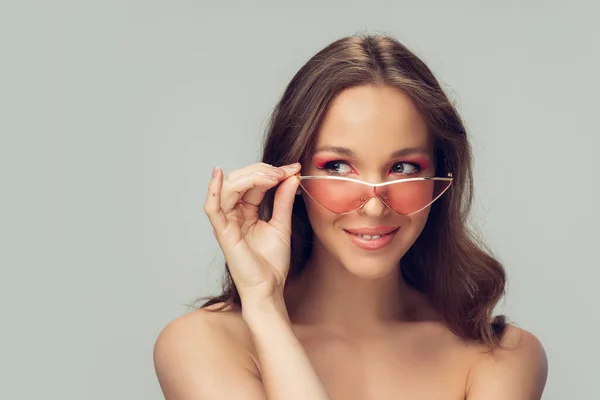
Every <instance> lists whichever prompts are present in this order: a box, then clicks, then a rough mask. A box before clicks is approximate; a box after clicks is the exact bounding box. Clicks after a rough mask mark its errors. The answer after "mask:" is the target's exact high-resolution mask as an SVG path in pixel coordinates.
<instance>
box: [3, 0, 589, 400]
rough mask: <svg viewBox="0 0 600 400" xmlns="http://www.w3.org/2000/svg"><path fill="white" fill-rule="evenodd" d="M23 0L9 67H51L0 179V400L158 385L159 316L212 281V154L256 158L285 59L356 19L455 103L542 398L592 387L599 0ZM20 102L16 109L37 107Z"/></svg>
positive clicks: (298, 57)
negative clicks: (534, 356)
mask: <svg viewBox="0 0 600 400" xmlns="http://www.w3.org/2000/svg"><path fill="white" fill-rule="evenodd" d="M25 15H26V13H23V16H25ZM36 15H37V17H36V18H37V19H35V20H34V22H36V21H37V22H36V26H37V28H38V30H39V31H40V32H41V33H42V35H43V41H42V43H43V59H42V63H41V64H40V62H39V61H40V60H39V57H38V58H37V59H36V60H37V61H36V63H33V64H29V63H28V64H27V66H25V65H23V66H22V68H14V71H13V72H14V73H15V74H16V76H18V73H19V72H22V73H23V74H25V73H26V72H27V71H33V70H35V71H38V72H36V73H37V74H38V75H35V76H36V77H39V69H38V67H40V65H41V66H42V67H43V76H42V77H43V79H42V82H41V85H39V84H38V85H30V86H28V88H29V89H31V90H32V93H33V90H35V91H36V93H37V95H36V96H32V97H31V101H32V102H34V103H35V104H36V108H35V110H39V108H38V107H37V105H39V104H40V100H39V99H43V109H42V112H43V119H42V121H43V128H42V133H43V142H42V141H41V139H38V141H37V142H35V143H36V144H35V145H31V146H30V144H31V143H29V142H28V141H27V139H26V136H18V135H10V139H8V140H10V141H11V143H13V144H14V145H15V146H17V147H16V148H18V149H21V150H23V154H24V155H23V156H25V154H27V157H31V159H32V160H33V161H32V162H33V163H34V164H31V165H36V166H39V167H40V168H41V171H43V175H42V176H43V192H42V194H41V196H40V193H39V192H35V197H32V196H33V195H34V193H33V192H31V193H30V194H31V196H29V195H27V196H23V197H19V196H17V195H16V194H18V193H29V192H18V191H17V192H15V191H11V193H12V196H7V197H6V198H5V199H6V201H8V202H11V201H12V203H10V210H12V211H10V212H9V211H6V210H7V209H8V208H5V210H4V212H3V215H5V219H4V221H5V222H6V221H7V224H5V226H4V228H7V227H8V228H9V229H6V232H7V233H6V237H5V238H6V239H8V241H4V243H11V240H13V242H12V243H13V244H12V245H9V246H6V247H5V249H4V251H3V259H5V262H4V261H3V262H2V264H3V265H2V275H3V276H4V277H5V278H3V279H2V280H3V284H2V292H3V299H4V300H3V302H2V303H3V309H5V310H6V313H5V316H8V317H5V318H4V321H5V322H6V323H7V325H6V328H3V329H2V331H3V333H2V335H3V340H2V356H0V365H1V368H2V378H1V380H2V384H1V385H0V398H2V399H40V398H44V399H90V400H100V399H160V398H162V395H161V392H160V389H159V386H158V383H157V381H156V378H155V375H154V369H153V365H152V348H153V344H154V341H155V339H156V336H157V335H158V333H159V332H160V330H161V329H162V328H163V327H164V326H165V325H166V324H167V323H168V322H169V321H171V320H172V319H174V318H176V317H178V316H179V315H181V314H183V313H185V312H186V311H187V310H188V309H187V308H186V307H185V304H186V303H189V302H191V301H193V300H194V298H196V297H197V296H201V295H208V294H215V293H217V291H218V289H219V278H220V276H221V272H222V268H223V265H222V256H221V255H220V252H219V249H218V247H217V244H216V242H215V240H214V238H213V236H212V230H211V227H210V225H209V223H208V220H207V219H206V217H205V216H204V213H203V210H202V206H203V201H204V196H205V190H206V186H207V183H208V181H209V178H210V173H211V168H212V166H213V165H220V166H221V167H223V168H224V170H225V171H231V170H232V169H235V168H239V167H242V166H244V165H246V164H250V163H252V162H255V161H256V160H257V159H258V156H259V143H260V139H261V138H262V134H263V130H264V127H265V124H266V120H267V118H268V116H269V113H270V111H271V110H272V108H273V106H274V105H275V103H276V101H277V100H278V99H279V97H280V95H281V94H282V92H283V90H284V88H285V85H286V84H287V83H288V82H289V80H290V79H291V78H292V76H293V74H294V73H295V72H296V71H297V70H298V68H300V66H301V65H302V64H303V63H304V62H305V61H307V60H308V58H309V57H310V56H311V55H313V54H314V53H315V52H316V51H318V50H319V49H321V48H322V47H323V46H325V45H326V44H328V43H330V42H331V41H333V40H335V39H338V38H340V37H342V36H345V35H348V34H352V33H357V32H370V33H389V34H392V35H394V36H395V37H397V38H398V39H400V40H401V41H402V42H403V43H404V44H406V45H407V46H409V48H411V49H412V50H413V51H415V52H416V53H417V54H418V55H419V56H421V57H422V58H423V59H424V60H425V62H427V63H428V65H429V66H430V67H431V69H432V70H433V71H434V73H435V74H436V75H437V76H438V77H439V79H440V80H441V82H442V83H443V85H444V87H445V88H446V90H447V91H448V93H449V94H450V96H451V98H452V99H454V101H455V102H456V104H457V106H458V108H459V111H460V112H461V114H462V116H463V117H464V119H465V121H466V124H467V126H468V129H469V131H470V134H471V139H472V142H473V147H474V154H475V184H476V201H475V207H474V212H475V216H476V217H477V218H476V220H477V221H478V223H477V226H478V229H479V230H480V231H481V232H482V233H483V234H484V235H485V237H486V239H487V242H488V243H489V244H490V246H491V248H492V249H493V250H494V252H496V254H497V255H498V256H499V257H500V259H501V260H502V261H503V262H504V264H505V266H506V269H507V271H508V276H509V285H508V296H507V298H506V300H505V301H504V302H503V303H502V304H500V305H499V307H498V311H500V312H504V313H506V314H507V315H508V317H509V318H510V319H511V320H512V321H515V322H516V323H517V324H518V325H519V326H521V327H523V328H525V329H528V330H530V331H532V332H534V333H535V334H536V335H537V336H538V337H539V338H540V339H541V341H542V342H543V344H544V346H545V348H546V351H547V354H548V358H549V361H550V372H549V378H548V384H547V387H546V391H545V395H544V399H547V400H563V399H600V386H599V385H598V378H599V377H600V368H599V367H598V364H597V360H598V358H599V356H600V354H599V351H598V349H599V345H598V338H599V337H598V329H599V328H600V326H599V325H600V324H599V317H598V304H599V302H598V300H597V293H598V281H599V278H600V273H599V272H598V269H599V267H600V263H599V262H598V251H597V250H598V239H599V234H598V230H597V227H598V225H599V223H600V219H599V217H598V203H599V202H598V198H599V196H598V186H597V184H596V182H597V181H598V176H599V175H597V172H598V168H597V161H596V160H595V159H594V157H595V155H596V154H597V152H598V150H597V149H598V146H599V145H600V139H599V138H598V135H599V132H598V106H599V103H600V102H599V101H598V91H599V83H598V82H599V80H598V75H597V74H598V71H600V57H599V55H598V38H599V37H600V32H599V28H598V24H597V21H598V17H599V16H600V13H599V6H598V3H597V2H592V1H589V2H584V1H571V2H564V1H502V2H494V1H452V2H449V1H422V2H409V1H393V2H392V1H370V2H365V1H329V2H317V1H303V2H280V1H277V2H276V1H259V2H242V1H237V2H220V3H217V2H207V1H179V0H177V1H157V0H151V1H150V0H147V1H132V0H119V1H115V0H109V1H93V2H92V1H81V0H79V1H53V2H45V6H44V10H43V16H41V17H40V15H39V13H38V14H36ZM11 23H12V24H13V25H14V26H15V27H16V26H17V25H18V21H15V20H13V21H12V22H11ZM40 26H41V27H42V29H41V30H40ZM14 40H16V42H13V44H14V43H18V36H15V37H14ZM38 43H39V42H38ZM37 48H39V46H38V47H37ZM32 61H35V60H33V59H32ZM13 65H17V64H13ZM32 66H33V67H32ZM21 78H23V81H27V79H26V78H25V77H21ZM36 79H37V78H36ZM11 82H12V80H11ZM35 82H39V80H38V81H35ZM9 90H13V91H14V93H15V94H16V93H21V88H20V86H18V85H17V84H16V83H13V84H12V86H9ZM40 90H43V93H42V94H40ZM19 99H20V100H23V101H19V102H18V104H17V105H21V106H24V107H26V106H27V104H28V101H25V100H26V98H25V97H22V98H19ZM34 103H31V104H34ZM31 107H33V106H31ZM31 110H33V108H30V109H29V113H27V112H25V111H23V110H21V111H15V112H12V113H11V115H8V116H7V118H8V122H9V123H15V124H16V123H17V120H19V121H22V122H23V123H25V124H29V125H26V126H33V125H35V124H32V123H30V122H31V121H32V120H34V116H32V115H31ZM19 112H21V113H22V115H21V114H19ZM26 114H27V115H26ZM21 117H22V118H21ZM11 121H12V122H11ZM5 122H6V120H5ZM5 132H7V131H5ZM37 133H38V137H39V131H38V132H37ZM7 138H8V135H7ZM40 143H43V148H42V149H41V150H40V146H39V144H40ZM34 147H35V149H37V150H36V151H37V152H33V153H31V152H30V150H29V149H33V148H34ZM5 150H6V149H5ZM38 150H39V151H38ZM5 152H6V153H7V154H6V157H7V158H5V160H4V162H6V163H7V164H6V166H8V161H7V160H15V162H16V160H18V159H19V160H21V157H22V156H21V155H19V153H17V152H14V151H5ZM25 152H28V153H25ZM34 156H35V157H34ZM15 165H17V164H15ZM9 172H11V174H10V176H12V180H10V181H9V185H11V184H14V185H15V190H16V188H17V187H18V186H19V185H21V183H20V181H19V179H18V176H19V170H18V168H13V169H12V170H11V171H9ZM4 173H5V174H6V173H7V171H4ZM23 173H25V172H23ZM7 176H8V175H7ZM36 176H39V174H38V175H36ZM7 193H8V192H7ZM15 193H16V194H15ZM10 199H12V200H10ZM32 199H34V200H35V203H36V204H37V203H39V202H40V200H42V201H43V210H42V211H43V213H42V214H41V215H40V214H39V213H38V214H32V213H30V212H29V211H26V210H25V208H24V207H26V206H28V205H33V204H34V200H32ZM19 207H23V208H19ZM38 209H39V207H38V208H36V210H38ZM19 215H22V216H28V217H27V218H25V219H22V218H21V217H19ZM42 222H43V228H42V229H40V227H39V226H40V224H41V223H42ZM24 223H31V224H32V229H31V230H28V229H25V228H24V226H25V225H23V224H24ZM34 226H36V227H35V228H33V227H34ZM28 232H33V233H31V234H30V233H28ZM41 233H42V234H43V245H42V249H41V251H38V249H39V247H37V245H36V247H35V248H34V247H33V244H32V243H33V242H27V240H32V239H29V238H32V237H34V236H31V235H35V238H39V237H40V234H41ZM36 240H37V239H36ZM36 243H39V242H37V241H36ZM17 260H18V261H19V262H20V263H21V264H19V262H17ZM25 261H31V262H30V263H29V264H28V265H25V266H24V267H19V268H17V267H16V266H17V265H24V263H25ZM34 261H35V262H34ZM199 340H200V339H199ZM224 379H226V377H224Z"/></svg>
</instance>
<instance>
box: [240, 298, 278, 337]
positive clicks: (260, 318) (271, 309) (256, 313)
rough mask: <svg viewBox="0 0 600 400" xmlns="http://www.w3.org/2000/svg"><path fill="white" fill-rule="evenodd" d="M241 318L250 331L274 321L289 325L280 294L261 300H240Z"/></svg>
mask: <svg viewBox="0 0 600 400" xmlns="http://www.w3.org/2000/svg"><path fill="white" fill-rule="evenodd" d="M242 317H243V318H244V320H245V321H246V323H247V324H248V326H249V327H250V328H251V329H252V328H254V327H255V326H260V325H262V324H270V323H271V322H272V321H274V320H284V321H286V322H288V323H290V319H289V315H288V312H287V307H286V305H285V300H284V299H283V295H282V294H281V295H279V294H278V295H273V296H269V297H266V298H261V299H242Z"/></svg>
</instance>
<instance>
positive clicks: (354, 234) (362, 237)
mask: <svg viewBox="0 0 600 400" xmlns="http://www.w3.org/2000/svg"><path fill="white" fill-rule="evenodd" d="M398 229H400V228H396V229H394V230H393V231H391V232H388V233H384V234H379V235H366V234H360V233H352V232H350V231H347V230H345V229H344V231H345V232H346V233H348V234H349V235H352V236H356V237H359V238H361V239H365V240H377V239H379V238H381V237H384V236H390V235H393V234H394V233H396V232H397V231H398Z"/></svg>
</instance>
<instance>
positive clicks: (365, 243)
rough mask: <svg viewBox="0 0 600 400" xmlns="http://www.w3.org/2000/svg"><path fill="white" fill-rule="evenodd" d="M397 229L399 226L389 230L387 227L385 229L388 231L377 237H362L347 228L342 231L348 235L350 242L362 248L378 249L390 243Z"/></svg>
mask: <svg viewBox="0 0 600 400" xmlns="http://www.w3.org/2000/svg"><path fill="white" fill-rule="evenodd" d="M399 229H400V228H395V229H394V230H393V231H391V232H390V231H389V229H388V230H387V231H388V233H385V234H383V235H381V236H380V237H379V238H377V239H367V238H363V237H361V236H358V235H356V234H354V233H352V232H350V231H348V230H345V229H344V233H345V234H346V236H348V238H349V239H350V242H352V244H354V245H355V246H358V247H360V248H361V249H363V250H379V249H381V248H383V247H385V246H387V245H388V244H390V242H391V241H392V240H393V239H394V237H395V236H396V232H398V230H399ZM371 232H372V231H371ZM370 235H371V236H376V234H374V233H373V234H370Z"/></svg>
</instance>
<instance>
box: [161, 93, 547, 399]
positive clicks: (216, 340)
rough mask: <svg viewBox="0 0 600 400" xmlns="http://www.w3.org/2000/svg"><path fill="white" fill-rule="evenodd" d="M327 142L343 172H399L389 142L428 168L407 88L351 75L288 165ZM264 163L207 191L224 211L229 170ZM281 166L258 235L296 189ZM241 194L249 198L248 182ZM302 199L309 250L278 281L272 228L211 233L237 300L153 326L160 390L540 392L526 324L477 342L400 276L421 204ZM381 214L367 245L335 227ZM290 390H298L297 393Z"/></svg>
mask: <svg viewBox="0 0 600 400" xmlns="http://www.w3.org/2000/svg"><path fill="white" fill-rule="evenodd" d="M331 146H334V147H344V148H346V149H349V150H351V151H352V152H353V153H354V157H353V158H351V159H344V160H343V162H339V163H337V164H335V168H336V172H337V173H343V174H344V175H345V176H351V177H355V178H359V179H363V180H366V181H372V182H379V181H383V180H385V179H389V178H388V177H389V176H390V174H393V175H394V178H397V177H401V176H404V175H406V174H407V173H408V172H407V171H410V168H411V166H410V165H409V164H407V163H404V162H403V160H397V159H393V158H391V157H390V153H391V152H393V151H395V150H399V149H400V150H402V149H415V157H417V156H418V158H419V159H425V160H429V161H430V162H427V161H426V162H425V163H424V165H423V170H422V171H416V172H415V174H417V175H415V176H420V175H418V174H422V175H424V176H427V175H431V174H432V171H434V161H433V149H432V141H431V137H430V136H429V134H428V131H427V127H426V125H425V122H424V121H423V119H422V118H421V116H420V115H419V113H418V111H417V110H416V108H415V107H414V104H412V102H411V101H410V99H408V97H407V96H405V95H404V94H402V93H401V92H399V91H397V90H395V89H391V88H388V87H381V86H363V87H357V88H351V89H348V90H346V91H345V92H343V93H342V94H340V95H339V96H338V97H337V98H336V99H335V100H334V101H333V103H332V106H331V108H330V110H329V111H328V113H327V115H326V118H325V120H324V123H323V124H322V127H321V129H320V132H319V134H318V138H317V143H316V146H315V148H316V149H317V153H315V154H314V155H312V156H313V157H312V158H310V157H309V160H306V161H305V162H304V163H303V165H302V173H303V174H304V175H311V174H319V173H323V168H322V165H320V164H319V163H318V162H315V159H316V158H320V159H322V158H324V157H325V158H327V157H329V158H331V159H332V160H338V159H339V157H340V155H339V154H333V153H335V151H333V152H332V150H331V148H329V149H326V150H323V151H320V150H319V149H322V148H325V147H331ZM336 157H337V158H336ZM399 163H400V164H404V165H398V164H399ZM392 164H393V165H394V169H393V170H390V165H392ZM401 167H402V168H401ZM266 168H267V167H266V166H264V165H256V166H251V167H247V168H246V169H244V170H240V171H236V172H235V173H234V174H233V176H232V177H231V179H230V178H228V179H227V182H231V183H228V184H225V185H224V186H223V187H224V189H223V193H222V196H223V199H224V200H222V201H221V203H222V205H223V206H222V208H223V209H224V210H226V213H225V214H227V210H229V209H230V208H232V207H229V206H228V204H227V203H228V200H227V198H228V197H229V198H230V200H229V203H231V204H236V201H237V198H235V195H234V194H232V193H238V192H240V191H241V189H239V188H238V187H236V185H241V183H236V182H240V181H241V180H248V181H249V180H252V179H255V180H257V182H258V179H263V178H264V177H262V175H261V176H260V177H258V176H257V175H256V172H257V171H259V172H260V173H259V175H260V174H263V175H264V174H266V173H267V169H266ZM294 168H295V167H288V168H287V170H286V172H281V176H280V177H279V179H280V180H281V181H282V182H283V183H282V186H283V189H281V190H282V192H284V191H286V194H285V195H284V194H282V196H281V199H282V200H281V202H280V205H281V209H280V210H279V211H275V212H274V215H277V216H278V217H277V218H276V221H275V224H276V225H277V226H278V230H277V231H276V232H271V231H270V230H267V233H268V234H269V235H274V236H273V239H272V240H277V239H278V238H279V237H280V236H279V235H278V232H282V231H286V230H287V229H289V226H288V225H287V223H288V222H286V221H287V219H286V218H284V217H282V216H283V215H285V213H286V212H291V204H292V203H293V198H292V197H293V193H294V192H295V191H296V189H297V182H296V183H294V182H293V179H294V176H293V175H294V174H295V173H296V172H297V171H298V170H296V169H294ZM390 171H391V172H390ZM240 177H241V178H240ZM217 179H218V177H217ZM242 183H243V182H242ZM265 185H266V184H265ZM258 186H259V184H258V183H257V184H256V185H255V186H253V187H254V188H256V187H258ZM240 187H241V186H240ZM230 188H231V189H230ZM252 190H256V189H252ZM247 198H250V199H251V201H253V202H256V201H257V200H259V199H260V198H261V193H260V192H254V193H252V194H251V195H249V196H248V197H247ZM209 199H210V193H209ZM276 202H277V197H276ZM305 203H306V205H307V212H308V215H309V219H310V222H311V225H312V227H313V231H314V232H315V243H314V247H313V255H312V258H311V259H310V260H309V262H308V264H307V268H306V270H305V271H304V273H303V275H302V276H301V277H300V278H299V279H297V280H296V281H294V282H289V285H288V286H287V287H286V289H285V292H284V291H283V281H282V280H281V276H285V269H284V266H285V265H287V264H286V263H287V260H289V254H286V252H285V250H286V247H285V240H282V243H281V246H276V247H273V246H271V247H267V246H265V244H264V243H266V241H264V240H263V241H262V242H261V241H259V240H257V239H256V237H254V236H252V237H249V239H248V240H247V241H246V242H244V245H246V244H245V243H248V245H247V246H248V247H249V248H251V249H254V250H255V252H254V253H248V252H247V249H246V248H244V252H241V251H238V248H239V247H240V246H239V245H237V243H238V242H237V241H235V243H236V246H235V247H234V246H232V245H231V244H229V243H227V241H228V240H231V237H234V236H235V235H234V234H231V233H229V234H227V235H221V237H219V236H218V239H219V243H220V244H221V246H222V247H224V252H225V254H226V256H227V255H229V257H228V261H229V262H230V269H231V270H232V275H233V278H234V281H235V282H236V286H237V287H238V290H239V291H240V295H241V297H242V304H243V305H244V308H243V310H244V311H243V312H242V311H241V310H240V309H234V308H229V309H227V310H224V311H221V312H210V311H208V310H199V311H196V312H193V313H190V314H188V315H186V316H183V317H181V318H178V319H177V320H175V321H173V322H172V323H171V324H169V325H168V326H167V327H166V328H165V329H164V330H163V332H162V333H161V335H160V336H159V339H158V340H157V343H156V347H155V365H156V369H157V374H158V377H159V381H160V384H161V387H162V389H163V392H164V393H165V396H166V398H167V399H168V400H189V399H217V398H218V399H227V398H232V399H233V398H244V399H248V400H264V399H269V400H272V399H284V398H285V399H286V400H287V399H296V398H298V399H301V398H311V400H313V399H314V400H318V399H323V400H326V399H336V400H338V399H339V400H353V399H357V400H358V399H414V400H418V399H452V400H454V399H456V400H458V399H468V400H500V399H503V400H505V399H512V400H538V399H540V398H541V393H542V391H543V388H544V385H545V380H546V375H547V363H546V357H545V353H544V350H543V348H542V346H541V344H540V342H539V341H538V340H537V338H535V336H534V335H532V334H531V333H529V332H527V331H524V330H521V329H518V328H516V327H512V326H510V327H509V328H508V329H507V332H506V334H505V335H504V337H503V342H502V348H500V349H496V350H494V351H493V352H489V351H487V349H486V348H484V347H483V346H482V345H481V344H478V343H475V342H469V341H466V340H464V339H461V338H459V337H457V336H456V335H454V334H453V333H452V332H450V331H449V330H448V329H447V327H446V326H445V325H444V324H443V323H442V322H441V317H440V315H439V314H438V313H437V311H436V310H435V309H434V308H433V307H432V306H431V304H430V303H429V301H428V300H427V298H425V296H423V295H422V294H421V293H419V292H417V291H415V290H414V289H412V288H411V287H409V286H408V285H406V284H405V283H404V282H403V281H402V279H401V278H400V276H399V268H398V262H399V261H398V260H400V259H401V258H402V256H403V254H404V253H405V252H406V251H407V250H408V249H409V248H410V246H411V245H412V244H413V243H414V241H415V240H416V238H417V237H418V236H419V234H420V232H421V231H422V228H423V226H424V224H425V222H426V220H427V217H428V210H424V211H422V212H419V213H417V214H415V215H411V216H401V215H399V214H396V213H394V212H393V211H391V210H390V209H389V208H387V207H386V206H385V205H383V203H382V202H381V201H380V200H379V199H377V198H372V199H371V200H369V201H368V202H367V203H366V204H365V206H364V207H363V208H361V209H360V210H357V211H355V212H352V213H350V214H346V215H337V214H334V213H332V212H330V211H328V210H326V209H324V208H323V207H321V206H320V205H318V204H315V203H314V202H312V201H311V200H310V199H308V198H306V197H305ZM282 210H284V211H282ZM209 211H210V210H209ZM215 215H216V214H215V213H214V212H213V211H210V212H209V216H210V217H211V223H212V224H213V226H216V228H215V229H216V230H217V231H219V230H222V231H223V232H225V231H227V229H232V228H231V227H230V226H229V227H228V228H227V229H225V228H224V227H225V225H224V223H221V222H219V221H225V219H221V220H218V218H217V217H216V216H215ZM240 215H241V214H240ZM240 215H236V217H235V218H232V220H235V221H238V220H239V219H240ZM220 223H221V225H219V224H220ZM381 225H386V226H397V227H399V228H400V230H399V233H398V234H397V235H396V236H395V237H394V239H393V240H394V242H393V243H392V244H391V245H389V246H386V248H385V250H382V251H379V250H378V251H377V253H372V252H371V253H369V252H367V251H365V250H363V249H359V248H357V247H355V246H354V245H353V244H351V243H350V242H349V241H348V240H347V237H346V233H344V229H351V228H357V227H365V226H368V227H375V226H381ZM241 226H242V227H244V226H245V225H243V224H241ZM267 228H268V227H264V226H263V227H261V229H267ZM227 232H231V231H227ZM236 232H237V231H236ZM272 240H269V241H268V242H269V243H272ZM228 246H229V247H230V248H229V247H228ZM261 246H262V247H261ZM288 246H289V244H288ZM232 249H233V250H232ZM236 251H238V252H237V253H236ZM267 252H271V253H269V254H267ZM257 254H258V255H257ZM261 254H262V255H261ZM285 257H288V258H287V259H286V258H285ZM265 259H266V260H276V261H278V262H277V263H275V264H274V265H273V266H271V267H272V269H270V268H271V267H269V268H265V266H266V264H265V263H264V262H262V263H261V261H260V260H265ZM236 260H243V262H238V263H236ZM236 264H237V266H236ZM231 265H233V266H231ZM270 271H274V273H273V274H271V272H270ZM265 282H266V283H265ZM273 293H275V295H272V294H273ZM299 390H306V392H305V393H309V394H310V395H309V396H304V397H303V396H302V395H301V394H300V395H299V394H298V393H299ZM294 396H295V397H294Z"/></svg>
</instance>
